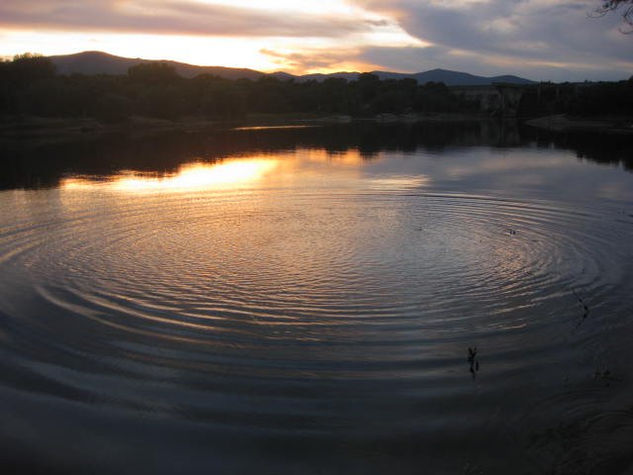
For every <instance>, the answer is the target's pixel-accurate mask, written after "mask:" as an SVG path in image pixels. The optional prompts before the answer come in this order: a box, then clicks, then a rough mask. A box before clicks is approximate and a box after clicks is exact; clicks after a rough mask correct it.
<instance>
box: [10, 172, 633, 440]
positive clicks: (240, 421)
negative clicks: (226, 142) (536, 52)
mask: <svg viewBox="0 0 633 475" xmlns="http://www.w3.org/2000/svg"><path fill="white" fill-rule="evenodd" d="M414 178H415V177H412V180H413V181H412V183H415V184H416V185H415V186H413V187H411V186H401V185H402V181H398V180H395V181H394V180H391V181H386V182H385V183H386V184H385V183H382V185H381V186H380V187H378V188H377V187H376V186H374V185H375V184H374V183H373V182H371V180H366V179H365V178H355V179H354V180H349V181H347V182H345V183H346V184H345V186H341V187H339V185H340V183H338V182H335V183H334V184H333V185H327V184H326V185H324V184H319V185H318V186H312V187H310V186H302V185H303V184H302V182H301V181H300V180H297V181H296V182H295V183H294V184H292V185H287V184H285V185H278V184H274V186H273V185H270V186H266V187H261V188H258V187H256V186H252V187H247V188H244V189H241V190H237V191H236V190H234V189H227V190H196V191H195V192H192V193H188V192H179V193H171V192H170V193H127V192H122V191H120V190H112V189H109V188H107V187H105V186H102V185H99V184H98V183H95V184H94V187H93V188H89V189H80V190H77V189H68V190H64V189H61V190H43V191H38V192H5V193H4V194H3V195H2V196H1V197H0V199H2V200H3V202H4V203H6V204H7V206H9V205H10V206H11V207H12V209H13V210H14V212H13V213H12V214H11V215H10V216H9V215H7V213H3V217H2V220H3V221H2V231H1V232H0V269H1V270H2V273H1V277H0V296H1V297H0V312H1V313H0V339H1V340H2V342H3V349H2V354H4V356H5V361H4V362H3V363H2V365H3V367H4V369H5V370H6V373H5V377H3V379H2V381H0V384H2V385H3V387H5V389H7V390H9V389H10V390H12V391H13V390H15V391H22V392H27V393H30V394H35V395H37V396H38V397H39V396H42V397H43V396H46V397H52V398H54V399H55V400H63V401H67V402H73V401H74V402H81V403H86V404H90V405H94V404H98V405H100V406H102V407H107V408H110V409H112V410H117V411H119V410H129V411H134V413H135V414H143V413H145V414H153V415H157V416H159V417H161V418H167V419H168V420H174V421H180V422H183V421H195V423H196V424H201V423H202V424H204V426H205V427H206V430H209V431H212V432H213V431H218V432H217V434H220V433H222V431H224V430H230V431H232V433H237V434H242V435H244V434H250V436H253V434H255V435H257V434H260V435H262V436H264V437H272V436H273V435H276V436H280V435H284V434H286V435H290V434H292V435H293V436H296V435H297V434H304V436H305V437H308V436H310V437H316V436H319V437H326V436H328V435H329V436H332V434H339V435H340V434H343V435H342V437H347V438H349V437H369V438H372V437H375V438H379V437H383V436H384V435H385V434H418V435H422V436H428V437H436V436H438V435H437V434H438V433H441V434H444V435H445V436H446V434H450V433H451V427H459V430H460V431H466V432H468V430H469V429H468V427H472V428H474V427H480V425H481V424H482V423H483V422H482V421H489V420H490V417H491V414H496V413H497V412H498V411H505V410H507V411H508V412H509V413H512V411H513V410H514V409H515V406H514V405H513V404H509V403H508V402H507V401H508V399H505V398H516V401H519V402H517V403H516V405H517V406H521V404H522V403H521V402H520V401H525V400H529V399H530V397H531V396H530V395H531V394H533V393H534V392H539V391H541V389H542V388H543V387H546V388H548V389H546V391H548V390H550V389H551V388H552V387H557V385H559V384H560V381H561V380H563V378H568V377H575V376H578V375H581V374H587V373H589V374H590V373H591V372H592V371H593V368H589V369H588V368H587V367H586V366H585V364H586V363H585V362H584V361H583V355H586V354H587V351H589V350H588V349H591V348H595V349H596V352H598V353H599V351H600V348H601V345H603V344H604V338H606V337H605V334H606V333H607V331H608V332H610V333H609V334H610V335H611V334H613V332H617V331H618V328H621V327H622V328H624V327H626V325H630V321H629V319H630V315H631V312H632V311H633V304H632V301H631V299H630V295H633V278H632V277H633V272H632V271H633V266H632V260H631V256H632V246H631V238H632V237H633V220H631V219H630V218H627V217H626V216H625V217H622V215H621V214H618V212H617V210H614V209H612V208H609V207H600V208H598V207H578V206H574V205H573V204H569V203H567V204H564V203H560V202H555V201H551V200H550V201H548V200H543V199H537V198H530V199H528V198H526V199H517V198H509V197H504V196H499V195H498V194H495V195H492V194H490V195H479V194H465V193H455V192H450V193H447V192H441V191H436V190H430V189H428V188H426V187H425V185H423V184H422V182H421V181H420V180H418V181H415V179H414ZM5 209H7V208H5ZM475 346H477V347H478V352H479V353H478V360H477V370H476V371H473V373H472V375H471V373H470V372H469V363H468V362H467V360H466V356H467V353H466V350H467V348H469V347H475ZM591 354H594V355H595V354H597V353H595V352H594V353H591ZM552 362H556V367H554V368H553V367H552ZM471 368H473V366H471ZM473 378H476V379H475V382H476V383H477V382H481V384H483V382H485V386H482V388H483V389H481V390H480V391H482V394H481V396H480V398H479V399H478V400H477V403H476V406H473V399H472V398H473V394H472V391H473V381H472V379H473ZM537 381H538V383H537V384H535V382H537ZM500 408H501V409H500ZM495 411H497V412H495ZM440 427H444V428H448V429H444V432H441V431H440V432H438V430H440V429H439V428H440ZM473 430H474V429H473ZM213 433H215V432H213ZM448 439H450V440H453V438H452V436H451V437H448ZM448 439H447V440H448ZM447 443H448V442H447ZM454 443H456V444H457V443H458V442H454Z"/></svg>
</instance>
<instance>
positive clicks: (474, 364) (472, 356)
mask: <svg viewBox="0 0 633 475" xmlns="http://www.w3.org/2000/svg"><path fill="white" fill-rule="evenodd" d="M468 363H469V364H470V373H471V374H472V375H473V379H474V378H475V376H476V375H477V372H478V371H479V360H478V359H477V347H476V346H473V347H472V348H471V347H470V346H469V347H468Z"/></svg>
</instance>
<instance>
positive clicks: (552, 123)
mask: <svg viewBox="0 0 633 475" xmlns="http://www.w3.org/2000/svg"><path fill="white" fill-rule="evenodd" d="M523 123H524V124H525V125H527V126H530V127H534V128H537V129H541V130H548V131H551V132H592V133H605V134H618V135H633V117H594V118H587V117H574V116H568V115H566V114H558V115H549V116H545V117H537V118H534V119H529V120H525V121H523Z"/></svg>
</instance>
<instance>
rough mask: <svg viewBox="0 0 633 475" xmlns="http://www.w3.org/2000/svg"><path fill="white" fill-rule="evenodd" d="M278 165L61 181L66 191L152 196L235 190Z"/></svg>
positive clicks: (256, 161)
mask: <svg viewBox="0 0 633 475" xmlns="http://www.w3.org/2000/svg"><path fill="white" fill-rule="evenodd" d="M277 165H278V160H275V159H272V158H249V159H245V160H232V161H229V162H225V163H215V164H209V163H200V162H197V163H189V164H186V165H183V166H182V167H180V169H179V170H178V172H176V173H174V174H171V175H164V176H156V175H154V174H152V175H147V174H140V173H137V172H122V173H120V174H118V175H114V176H113V177H112V178H111V179H110V180H108V181H107V182H105V183H104V182H95V181H94V180H87V179H84V178H68V179H66V180H64V181H63V182H62V187H63V188H65V189H85V188H94V187H95V186H99V187H106V188H110V189H113V190H116V191H126V192H140V193H154V192H183V191H196V190H207V189H209V190H213V189H224V188H235V187H240V186H244V185H246V184H248V183H251V182H254V181H257V180H260V179H262V178H263V177H264V176H265V175H266V174H267V173H268V172H270V171H272V170H273V169H274V168H275V167H276V166H277Z"/></svg>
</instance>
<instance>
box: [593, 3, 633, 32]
mask: <svg viewBox="0 0 633 475" xmlns="http://www.w3.org/2000/svg"><path fill="white" fill-rule="evenodd" d="M620 9H622V18H624V21H625V22H626V23H627V24H628V25H629V28H630V30H629V31H628V32H627V33H631V32H633V0H603V1H602V5H601V6H600V7H599V8H597V9H596V13H598V15H606V14H607V13H609V12H612V11H615V10H620Z"/></svg>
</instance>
